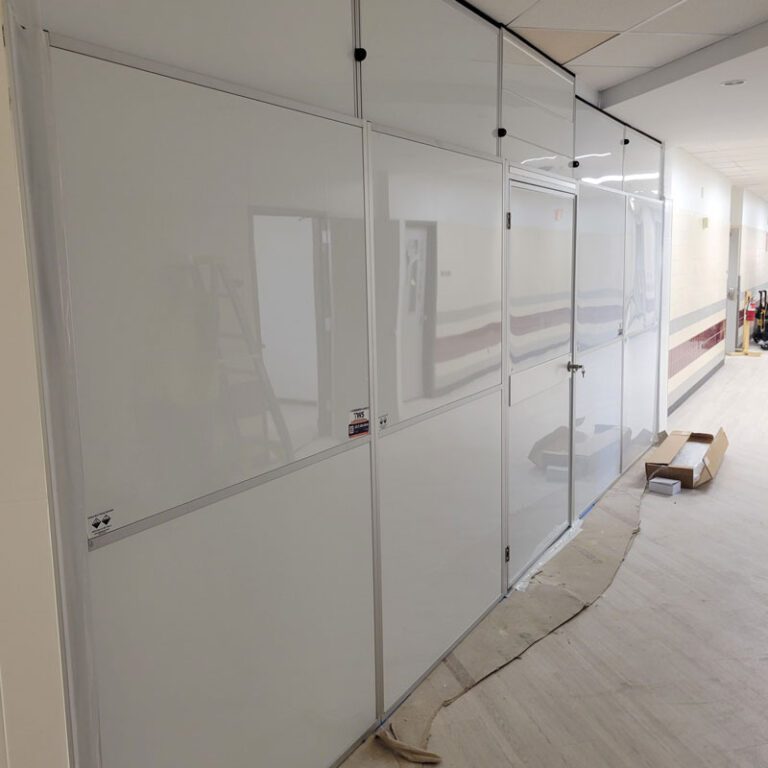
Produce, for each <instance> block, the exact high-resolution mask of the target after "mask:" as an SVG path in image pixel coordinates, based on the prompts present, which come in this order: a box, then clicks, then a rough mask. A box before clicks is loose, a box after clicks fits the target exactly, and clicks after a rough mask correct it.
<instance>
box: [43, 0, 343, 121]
mask: <svg viewBox="0 0 768 768" xmlns="http://www.w3.org/2000/svg"><path fill="white" fill-rule="evenodd" d="M35 5H36V6H37V5H39V6H40V14H41V16H42V27H43V29H47V30H50V31H51V32H55V33H58V34H60V35H67V36H69V37H72V38H76V39H78V40H87V41H88V42H89V43H95V44H97V45H103V46H105V47H107V48H111V49H113V50H115V51H123V52H125V53H129V54H133V55H135V56H143V57H146V58H148V59H152V60H154V61H157V62H162V63H164V64H170V65H173V66H176V67H181V68H182V69H186V70H188V71H190V72H199V73H201V74H204V75H209V76H211V77H217V78H221V79H222V80H226V81H228V82H230V83H238V84H240V85H244V86H249V87H251V88H256V89H258V90H260V91H265V92H266V93H270V94H274V95H275V96H281V97H284V98H288V99H295V100H296V101H301V102H304V103H305V104H314V105H316V106H318V107H325V108H326V109H332V110H336V111H338V112H344V113H346V114H350V115H351V114H353V113H354V93H355V91H354V69H353V64H354V62H353V60H352V56H351V50H352V48H353V47H354V37H353V34H352V6H351V3H350V2H349V0H323V2H322V3H318V2H316V0H258V2H253V0H227V2H226V4H225V5H224V6H221V7H220V4H219V3H208V2H193V3H190V2H189V0H163V3H162V5H160V4H159V3H158V2H157V0H130V2H126V0H97V2H94V0H66V2H62V1H61V0H40V2H39V3H35ZM224 9H226V12H222V11H223V10H224ZM222 41H226V42H224V43H222Z"/></svg>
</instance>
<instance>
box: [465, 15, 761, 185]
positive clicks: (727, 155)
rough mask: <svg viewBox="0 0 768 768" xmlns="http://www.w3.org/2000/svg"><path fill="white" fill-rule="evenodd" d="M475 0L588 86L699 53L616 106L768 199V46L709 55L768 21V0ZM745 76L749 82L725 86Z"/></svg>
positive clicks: (592, 87)
mask: <svg viewBox="0 0 768 768" xmlns="http://www.w3.org/2000/svg"><path fill="white" fill-rule="evenodd" d="M471 1H472V2H473V3H474V5H476V6H477V7H479V8H480V9H481V10H483V11H485V12H486V13H487V14H489V15H490V16H492V17H493V18H495V19H496V20H497V21H499V22H501V23H503V24H505V25H507V26H508V27H509V28H510V29H513V30H514V31H515V32H517V33H518V34H519V35H521V36H522V37H524V38H526V39H527V40H530V41H531V42H532V43H533V44H534V45H536V46H537V47H538V48H540V49H541V50H543V51H544V52H545V53H547V54H549V55H550V56H552V58H553V59H555V60H556V61H559V62H560V63H562V64H565V65H566V66H567V67H568V68H569V69H571V70H572V71H573V72H575V73H576V76H577V82H580V83H581V84H586V86H587V89H586V91H587V92H590V91H591V92H593V93H596V92H600V91H603V90H605V89H608V88H611V87H612V86H617V85H618V84H622V83H626V82H627V81H632V80H633V78H636V77H640V81H638V82H642V81H647V80H648V78H654V77H656V74H655V71H656V70H658V72H662V71H665V65H667V66H666V69H669V68H670V67H674V66H675V63H677V62H678V60H682V61H683V62H686V61H688V60H686V59H684V58H683V57H685V56H686V55H688V54H690V53H692V52H695V51H699V52H700V53H697V54H695V56H701V57H703V60H702V62H698V63H697V64H696V66H694V65H693V64H691V66H689V67H688V68H687V70H686V71H685V72H683V73H682V74H680V73H679V72H678V73H675V75H674V77H669V78H668V79H669V80H670V81H671V82H668V83H667V84H665V83H664V82H663V80H662V79H659V82H658V83H653V84H652V85H650V86H648V87H647V88H644V92H643V93H640V94H639V95H635V96H634V97H632V98H629V99H628V100H627V99H624V100H621V101H620V103H616V104H614V105H613V106H611V107H610V111H611V112H613V113H614V114H616V115H618V116H619V117H621V118H622V119H624V120H626V121H627V122H629V123H632V124H633V125H636V126H637V127H638V128H641V129H643V130H645V131H647V132H649V133H651V134H653V135H655V136H658V137H660V138H662V139H664V141H665V142H666V143H667V144H668V145H669V146H681V147H683V148H684V149H687V150H688V151H689V152H691V153H692V154H694V155H697V156H698V157H699V158H700V159H702V160H703V161H704V162H706V163H708V164H709V165H711V166H712V167H714V168H716V169H717V170H719V171H721V172H722V173H724V174H725V175H726V176H729V177H730V178H731V179H732V180H733V182H734V183H735V184H739V185H740V186H746V187H749V188H750V189H752V190H753V191H755V192H756V193H757V194H760V195H761V196H763V197H766V198H767V199H768V47H764V48H758V49H756V50H753V51H751V52H749V53H747V54H746V55H743V56H734V57H731V58H729V59H728V60H727V61H724V62H722V63H717V60H718V57H717V55H714V54H713V55H712V56H709V54H710V51H713V52H714V51H715V50H716V48H717V46H718V45H720V46H721V47H722V46H723V45H730V44H731V42H732V41H733V40H737V39H738V38H732V39H730V38H731V36H733V35H737V34H738V33H740V32H743V31H744V30H748V29H750V28H752V27H755V26H756V25H758V24H760V23H761V22H764V21H766V20H768V0H471ZM747 34H750V33H747ZM742 37H743V36H742ZM767 42H768V41H767ZM709 46H715V48H712V49H709V50H707V49H708V47H709ZM707 57H709V58H710V59H712V61H714V62H715V65H714V66H713V65H711V62H709V63H708V62H706V61H705V60H704V59H706V58H707ZM721 58H722V57H721ZM649 73H654V74H649ZM641 76H645V77H641ZM737 78H738V79H743V80H745V81H746V82H745V84H744V85H742V86H736V87H730V88H728V87H723V86H722V85H720V83H721V82H723V81H725V80H730V79H737ZM623 87H624V86H621V88H623Z"/></svg>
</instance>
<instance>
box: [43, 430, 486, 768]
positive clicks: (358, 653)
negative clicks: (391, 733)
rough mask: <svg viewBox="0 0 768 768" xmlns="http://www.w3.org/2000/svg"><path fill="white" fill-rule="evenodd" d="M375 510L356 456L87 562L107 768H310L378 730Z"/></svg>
mask: <svg viewBox="0 0 768 768" xmlns="http://www.w3.org/2000/svg"><path fill="white" fill-rule="evenodd" d="M370 499H371V496H370V454H369V450H368V447H367V446H365V445H358V447H357V448H355V449H354V450H351V451H345V452H344V453H342V454H340V455H338V456H333V457H331V458H329V459H327V460H325V461H322V462H320V463H317V464H313V465H311V466H309V467H304V468H303V469H300V470H298V471H297V472H293V473H291V474H290V475H288V476H286V477H281V478H277V479H276V480H272V481H271V482H269V483H265V484H263V485H259V486H257V487H256V488H251V489H250V490H248V491H245V492H243V493H238V494H235V495H234V496H230V497H229V498H227V499H224V500H223V501H219V502H217V503H216V504H214V505H212V506H210V507H206V508H205V509H200V510H196V511H194V512H190V513H189V514H186V515H182V516H181V517H179V518H177V519H175V520H171V521H169V522H167V523H164V524H163V525H159V526H156V527H154V528H151V529H150V530H148V531H143V532H141V533H138V534H136V535H134V536H129V537H128V538H126V539H124V540H123V541H121V542H119V543H117V544H114V545H110V546H108V547H102V548H101V549H97V550H94V551H93V552H91V553H90V554H89V557H88V569H89V570H88V572H89V580H88V585H87V586H88V587H89V589H90V607H91V617H92V619H91V627H92V633H93V634H92V635H91V637H92V638H93V644H92V646H91V648H92V650H91V653H92V659H93V664H94V667H95V671H96V675H95V677H96V680H95V684H96V685H97V686H98V696H99V710H100V712H99V714H100V717H99V737H100V744H99V747H100V753H101V755H102V759H103V763H102V764H103V765H104V766H105V768H106V766H109V768H150V766H151V768H214V766H217V767H218V766H221V768H223V767H224V766H227V767H228V768H235V766H237V767H238V768H250V767H251V766H253V768H255V767H256V766H264V767H266V766H269V767H270V768H278V767H279V768H288V767H289V766H290V768H318V766H320V765H323V766H329V765H331V764H332V763H333V762H334V761H335V760H336V759H337V758H338V756H339V755H341V754H342V753H343V752H344V751H345V750H346V749H347V748H348V747H349V745H350V744H352V743H353V742H354V741H355V739H358V738H359V737H360V734H361V733H363V732H364V731H365V730H366V729H367V728H369V727H370V726H371V725H372V724H373V723H374V721H375V708H374V702H375V687H374V654H373V647H374V632H373V563H372V561H371V560H372V558H371V503H370ZM497 542H498V539H497ZM496 551H497V553H498V544H497V549H496ZM497 562H498V560H497ZM497 583H498V581H497ZM462 629H463V627H462ZM457 634H458V633H457ZM318 712H322V713H323V715H322V716H321V717H318ZM297 723H301V724H302V725H301V738H297V737H296V726H297ZM138 734H141V735H140V736H139V735H138ZM255 756H256V757H255ZM46 764H47V765H49V766H50V768H53V767H52V764H50V763H47V762H46ZM38 765H40V766H41V768H42V763H38Z"/></svg>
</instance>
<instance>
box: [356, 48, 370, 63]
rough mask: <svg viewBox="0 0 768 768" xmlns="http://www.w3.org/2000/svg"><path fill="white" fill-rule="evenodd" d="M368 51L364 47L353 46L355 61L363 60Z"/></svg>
mask: <svg viewBox="0 0 768 768" xmlns="http://www.w3.org/2000/svg"><path fill="white" fill-rule="evenodd" d="M367 56H368V51H366V50H365V48H355V61H365V59H366V57H367Z"/></svg>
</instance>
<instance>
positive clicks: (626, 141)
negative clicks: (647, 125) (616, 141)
mask: <svg viewBox="0 0 768 768" xmlns="http://www.w3.org/2000/svg"><path fill="white" fill-rule="evenodd" d="M621 143H622V144H623V145H624V146H625V147H626V146H627V144H629V139H624V140H623V141H622V142H621Z"/></svg>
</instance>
